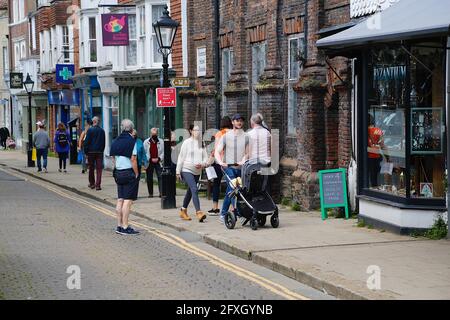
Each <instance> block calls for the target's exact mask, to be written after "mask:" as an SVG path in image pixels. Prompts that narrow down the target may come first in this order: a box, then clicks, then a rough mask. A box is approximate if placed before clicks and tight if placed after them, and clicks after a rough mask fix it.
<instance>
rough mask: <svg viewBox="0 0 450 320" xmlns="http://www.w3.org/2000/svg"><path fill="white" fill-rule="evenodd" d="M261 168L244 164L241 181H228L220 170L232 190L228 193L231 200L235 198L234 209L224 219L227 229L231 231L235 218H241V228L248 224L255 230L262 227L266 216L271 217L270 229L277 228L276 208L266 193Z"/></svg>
mask: <svg viewBox="0 0 450 320" xmlns="http://www.w3.org/2000/svg"><path fill="white" fill-rule="evenodd" d="M233 165H234V166H236V164H233ZM262 167H263V165H261V164H260V163H249V162H246V163H245V164H244V165H243V167H242V179H241V178H236V179H230V177H229V176H228V175H227V174H226V172H225V171H224V170H223V169H222V171H223V174H224V176H225V178H226V181H227V183H229V184H230V186H231V188H232V189H233V190H232V191H230V192H229V196H230V197H231V199H233V198H236V201H235V204H236V208H235V209H234V210H233V211H228V212H227V214H226V215H225V217H224V221H225V226H226V227H227V228H228V229H233V228H234V227H235V225H236V221H237V218H238V217H241V218H242V221H243V223H242V225H243V226H245V225H246V224H247V223H248V222H250V227H251V228H252V229H253V230H257V229H258V226H260V227H263V226H264V225H265V224H266V220H267V216H271V217H270V224H271V225H272V227H273V228H278V226H279V224H280V221H279V218H278V207H277V205H276V204H275V203H274V202H273V200H272V197H271V196H270V195H269V193H268V192H267V191H266V184H267V178H268V176H267V175H265V176H263V175H261V169H262Z"/></svg>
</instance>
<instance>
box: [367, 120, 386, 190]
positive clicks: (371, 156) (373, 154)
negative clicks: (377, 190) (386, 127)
mask: <svg viewBox="0 0 450 320" xmlns="http://www.w3.org/2000/svg"><path fill="white" fill-rule="evenodd" d="M368 130H369V132H368V142H367V147H368V148H367V157H368V165H369V185H370V187H377V186H378V173H379V172H380V169H381V165H380V163H381V161H382V160H383V149H384V142H383V130H381V129H380V128H378V127H376V126H375V118H374V117H373V116H372V115H371V114H369V127H368Z"/></svg>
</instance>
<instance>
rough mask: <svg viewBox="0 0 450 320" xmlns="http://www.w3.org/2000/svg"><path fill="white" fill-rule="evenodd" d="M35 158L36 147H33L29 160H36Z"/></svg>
mask: <svg viewBox="0 0 450 320" xmlns="http://www.w3.org/2000/svg"><path fill="white" fill-rule="evenodd" d="M36 160H37V155H36V148H33V150H32V151H31V161H36Z"/></svg>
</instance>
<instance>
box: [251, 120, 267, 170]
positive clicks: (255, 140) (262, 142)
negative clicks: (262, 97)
mask: <svg viewBox="0 0 450 320" xmlns="http://www.w3.org/2000/svg"><path fill="white" fill-rule="evenodd" d="M250 125H251V127H252V130H250V131H249V132H248V133H247V135H248V137H249V157H248V159H249V161H250V162H253V161H255V162H258V163H261V164H263V165H266V164H268V163H270V154H271V153H270V148H271V143H270V142H271V138H272V136H271V134H270V132H269V130H268V129H267V128H264V127H263V116H262V115H261V114H260V113H256V114H254V115H252V117H251V118H250Z"/></svg>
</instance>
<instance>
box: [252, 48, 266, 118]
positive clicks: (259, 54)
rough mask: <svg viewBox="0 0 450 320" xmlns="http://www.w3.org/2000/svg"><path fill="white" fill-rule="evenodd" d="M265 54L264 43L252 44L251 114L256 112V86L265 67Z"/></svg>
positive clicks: (257, 102) (257, 99)
mask: <svg viewBox="0 0 450 320" xmlns="http://www.w3.org/2000/svg"><path fill="white" fill-rule="evenodd" d="M266 52H267V43H266V42H265V41H264V42H258V43H254V44H252V113H256V112H258V106H259V98H258V93H257V92H256V86H257V85H258V83H259V78H260V77H261V75H262V74H263V72H264V68H265V67H266Z"/></svg>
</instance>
